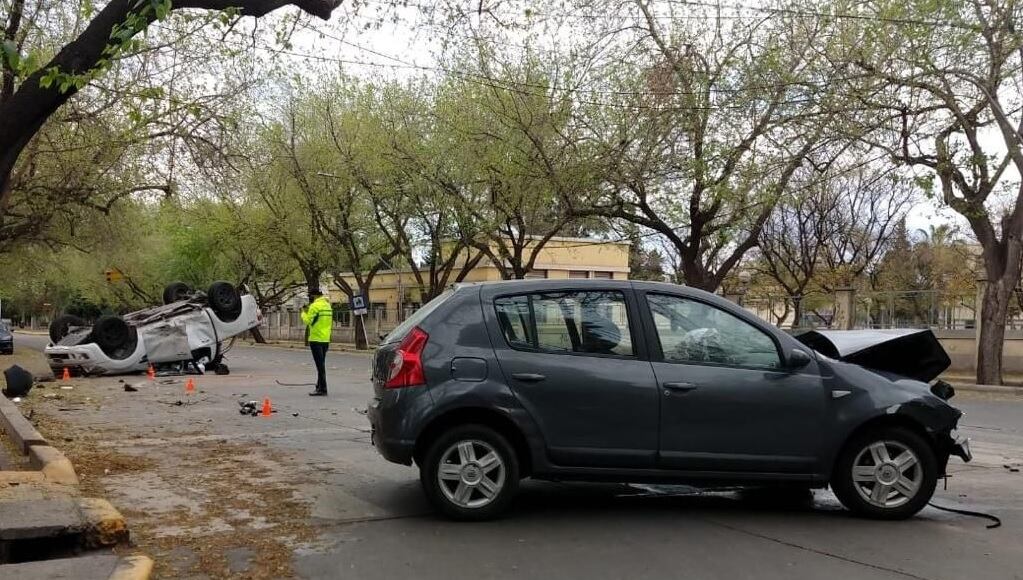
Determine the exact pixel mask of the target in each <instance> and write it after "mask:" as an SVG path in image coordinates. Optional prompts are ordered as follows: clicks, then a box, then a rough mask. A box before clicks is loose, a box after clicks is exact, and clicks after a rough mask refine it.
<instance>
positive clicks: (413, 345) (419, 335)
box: [384, 326, 430, 389]
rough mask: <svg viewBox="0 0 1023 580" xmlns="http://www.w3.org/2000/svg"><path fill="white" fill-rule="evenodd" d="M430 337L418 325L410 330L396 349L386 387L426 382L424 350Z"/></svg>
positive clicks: (407, 385)
mask: <svg viewBox="0 0 1023 580" xmlns="http://www.w3.org/2000/svg"><path fill="white" fill-rule="evenodd" d="M429 338H430V335H429V334H426V333H425V332H423V330H422V329H421V328H419V327H418V326H416V327H413V328H412V330H411V331H409V333H408V334H407V335H406V336H405V338H404V340H402V341H401V344H399V345H398V350H396V351H394V357H393V358H392V359H391V363H390V370H389V372H388V374H387V383H386V384H385V385H384V386H385V387H387V388H388V389H401V388H404V387H418V386H419V385H425V384H426V375H425V374H424V373H423V350H424V349H425V348H426V341H427V340H429Z"/></svg>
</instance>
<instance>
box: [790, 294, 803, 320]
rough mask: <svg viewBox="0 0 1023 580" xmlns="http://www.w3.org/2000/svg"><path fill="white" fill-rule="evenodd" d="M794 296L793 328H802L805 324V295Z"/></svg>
mask: <svg viewBox="0 0 1023 580" xmlns="http://www.w3.org/2000/svg"><path fill="white" fill-rule="evenodd" d="M791 298H792V328H802V324H803V297H802V295H799V294H796V295H794V296H792V297H791Z"/></svg>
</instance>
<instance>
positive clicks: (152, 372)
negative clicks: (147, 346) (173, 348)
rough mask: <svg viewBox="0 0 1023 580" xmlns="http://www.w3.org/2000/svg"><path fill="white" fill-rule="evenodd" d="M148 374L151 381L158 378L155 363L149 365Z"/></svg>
mask: <svg viewBox="0 0 1023 580" xmlns="http://www.w3.org/2000/svg"><path fill="white" fill-rule="evenodd" d="M146 376H147V377H149V380H151V381H155V380H156V369H155V368H153V365H149V368H148V369H146Z"/></svg>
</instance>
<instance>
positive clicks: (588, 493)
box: [17, 335, 1023, 580]
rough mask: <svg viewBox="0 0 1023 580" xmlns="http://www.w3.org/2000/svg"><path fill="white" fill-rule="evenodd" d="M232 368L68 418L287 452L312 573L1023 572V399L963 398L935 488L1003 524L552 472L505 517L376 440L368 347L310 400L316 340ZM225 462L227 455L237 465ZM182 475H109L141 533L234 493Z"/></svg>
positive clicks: (118, 429)
mask: <svg viewBox="0 0 1023 580" xmlns="http://www.w3.org/2000/svg"><path fill="white" fill-rule="evenodd" d="M17 340H18V342H19V344H20V345H21V346H23V347H24V346H31V347H35V348H41V347H42V345H43V344H44V343H45V338H43V337H30V336H25V335H18V337H17ZM228 363H229V364H230V366H231V370H232V374H231V375H230V376H228V377H200V378H199V379H198V383H197V388H198V392H197V393H196V394H195V395H185V394H184V392H183V390H182V386H181V384H180V383H174V384H162V383H160V382H156V383H145V382H144V377H142V378H139V377H135V378H132V379H131V381H130V382H140V381H142V382H141V384H140V388H139V392H134V393H126V392H124V391H123V385H122V384H120V383H118V382H117V380H116V379H87V380H81V381H76V382H75V383H74V384H75V390H74V391H66V392H67V393H76V394H78V395H79V396H83V395H87V397H86V398H87V399H88V401H87V402H86V403H82V402H81V401H82V400H81V399H79V400H78V402H77V403H75V404H71V403H70V402H68V401H67V400H63V403H61V404H64V405H66V406H65V407H63V410H59V411H56V412H55V414H56V415H57V416H58V417H59V418H60V419H61V420H63V421H65V422H67V423H69V424H72V425H74V426H75V427H76V428H77V429H79V430H81V432H83V433H84V432H95V433H101V434H103V436H102V439H101V441H100V443H99V445H100V446H101V447H103V448H111V449H116V450H118V452H121V453H127V454H131V455H134V456H139V457H143V458H148V460H152V461H160V462H166V461H170V459H168V458H172V457H177V459H174V460H173V461H175V462H176V463H172V464H171V465H179V466H182V467H180V469H181V470H182V472H184V470H185V469H186V467H188V468H192V467H195V465H199V464H198V463H195V464H194V465H193V464H192V463H188V462H189V461H193V463H194V462H198V461H201V459H192V458H195V457H199V458H201V457H202V455H203V454H204V453H207V452H210V453H212V447H211V446H213V445H214V444H218V445H236V447H232V449H238V448H241V449H244V448H245V447H244V446H245V445H248V444H249V443H255V442H259V443H262V444H265V445H266V447H267V449H270V450H273V451H274V452H275V453H277V455H275V456H274V462H276V463H274V464H273V465H272V466H270V464H271V462H270V461H268V460H263V463H265V464H266V465H264V464H263V463H260V464H259V466H258V468H259V469H264V467H265V469H266V470H267V473H270V475H268V476H267V477H268V478H270V479H267V481H270V482H273V483H274V484H275V485H276V484H282V483H292V484H293V486H292V488H293V490H294V491H293V493H294V495H295V497H298V498H300V499H301V500H302V501H303V502H305V503H306V505H307V506H308V511H307V513H306V514H305V516H304V517H305V518H306V519H307V520H308V521H309V522H311V525H312V529H313V530H314V531H313V532H312V534H311V535H310V536H309V537H307V538H305V540H304V541H303V542H301V543H300V545H297V546H292V547H293V548H294V549H293V550H292V549H291V548H289V550H291V552H290V553H291V555H292V558H293V559H292V561H291V564H292V566H293V570H294V571H295V573H296V574H298V575H299V576H302V577H308V578H341V577H344V578H367V579H376V578H380V579H388V578H399V577H406V578H423V579H431V578H437V579H440V578H445V579H448V578H472V579H475V580H478V579H483V578H495V579H498V578H585V579H587V580H596V579H603V578H608V579H611V578H630V579H639V578H699V579H715V578H720V579H723V580H725V579H727V580H734V579H741V578H757V579H769V578H779V579H782V578H786V579H789V578H807V579H810V578H814V579H816V578H826V577H834V578H843V579H853V578H916V579H921V578H925V579H934V580H937V579H949V580H952V579H960V578H984V579H985V580H988V579H1023V541H1021V539H1020V538H1021V537H1023V474H1021V473H1020V472H1014V471H1011V470H1010V469H1009V468H1007V467H1005V466H1007V465H1008V466H1010V467H1011V466H1019V465H1020V464H1021V463H1023V397H1015V396H1004V395H1002V396H993V395H980V394H966V393H963V394H960V395H959V396H958V397H957V398H956V400H955V401H956V403H957V404H958V405H959V406H960V407H961V408H962V409H964V411H965V412H966V415H965V417H964V419H963V421H962V432H963V433H964V434H966V435H968V436H970V437H971V438H972V439H973V444H974V451H975V453H976V455H977V458H976V460H975V461H974V462H973V463H971V464H969V465H964V464H962V462H960V461H958V460H957V459H953V460H952V466H951V472H952V477H951V478H950V480H949V486H948V489H947V490H942V489H940V488H939V491H938V493H937V494H936V496H935V500H934V501H935V503H938V504H941V505H948V506H957V507H961V508H967V509H972V510H978V511H983V512H989V513H993V514H997V515H998V516H999V517H1001V518H1002V520H1003V522H1004V524H1003V526H1002V527H1001V528H999V529H995V530H988V529H986V528H985V525H986V524H987V522H986V521H984V520H981V519H977V518H973V517H967V516H962V515H957V514H951V513H946V512H942V511H939V510H937V509H933V508H926V509H925V510H924V511H923V512H922V513H921V514H920V515H919V516H918V517H916V518H914V519H912V520H909V521H904V522H876V521H868V520H861V519H857V518H854V517H851V516H850V515H849V514H848V513H847V512H845V511H844V510H842V509H841V508H840V507H839V506H838V504H837V502H836V501H835V499H834V497H833V496H832V495H831V494H830V493H829V492H828V491H817V492H815V494H814V497H813V498H812V500H811V499H807V498H785V497H781V496H779V495H776V494H763V493H759V494H758V493H744V492H735V491H732V492H693V491H692V490H689V489H688V488H683V487H667V486H658V487H643V486H635V487H634V486H619V485H588V484H571V485H569V484H555V483H539V482H526V483H525V485H524V488H523V493H522V495H521V497H520V498H519V499H518V501H517V502H516V504H515V507H514V509H513V511H512V513H511V514H510V515H509V516H508V517H507V518H505V519H502V520H500V521H495V522H487V523H478V524H458V523H451V522H447V521H444V520H441V519H438V518H436V517H435V516H433V515H432V514H431V513H430V510H429V508H428V506H427V505H426V503H425V501H424V499H423V497H422V495H421V493H420V490H419V484H418V480H417V473H416V471H415V470H414V469H412V468H406V467H403V466H397V465H392V464H389V463H387V462H385V461H384V460H383V459H381V458H380V457H379V456H378V455H377V454H376V453H375V452H374V450H373V449H372V448H371V446H370V445H369V436H368V432H367V429H368V424H367V422H366V419H365V417H364V416H363V415H362V414H360V413H359V412H358V410H359V409H362V408H364V407H365V404H366V402H367V400H368V398H369V396H370V386H369V381H368V378H369V358H368V356H367V355H364V354H356V353H339V352H333V353H330V354H329V355H328V358H327V365H328V369H329V386H330V397H328V398H325V399H324V398H311V397H308V396H307V394H306V393H307V392H308V391H309V390H310V387H283V386H278V385H276V384H275V380H280V381H282V382H311V381H312V380H313V379H314V371H313V366H312V359H311V357H310V355H309V353H308V352H306V351H304V350H299V349H287V348H277V347H237V348H235V349H234V350H233V351H232V352H231V353H229V355H228ZM48 392H51V393H52V392H54V391H53V387H50V389H49V391H48ZM35 395H36V396H39V395H38V394H35ZM264 397H270V398H271V399H272V402H273V404H274V406H275V408H276V409H277V410H278V413H277V414H275V415H274V416H273V417H272V418H269V419H259V418H252V417H245V416H241V415H240V414H239V413H238V404H237V401H238V400H239V399H256V400H260V401H261V400H262V399H263V398H264ZM177 401H184V403H183V404H182V405H177V404H176V402H177ZM56 408H58V409H60V408H61V407H59V405H58V406H57V407H56ZM51 412H54V409H53V408H51ZM69 445H70V443H69ZM182 450H184V451H182ZM219 457H220V456H218V459H217V462H218V463H217V465H219V464H220V463H223V462H224V461H228V460H233V458H231V457H227V458H226V459H220V458H219ZM207 465H208V466H211V467H209V469H214V468H215V465H214V463H213V462H209V461H208V462H207ZM189 466H191V467H189ZM267 466H270V467H267ZM204 469H205V468H204ZM171 471H173V470H171V469H164V470H163V471H159V470H156V471H152V472H149V471H144V470H143V471H139V472H137V473H134V474H131V475H128V474H125V475H118V474H117V473H116V472H115V473H112V474H110V475H107V476H105V477H104V478H103V479H102V483H103V486H104V489H105V490H106V492H107V494H108V495H109V497H110V499H111V500H112V501H113V502H114V503H115V505H117V506H118V507H119V508H120V509H122V511H125V512H126V513H128V514H129V518H131V517H132V516H133V515H134V517H135V518H137V519H140V520H141V521H142V522H143V524H144V531H145V534H144V535H143V537H159V536H160V534H165V535H169V536H171V537H173V535H174V533H176V531H177V533H180V529H179V528H177V527H175V526H174V525H170V524H167V525H163V526H162V527H155V528H154V527H153V525H151V524H150V523H146V522H149V521H150V519H151V516H152V514H154V513H168V514H170V513H178V512H179V511H181V510H185V511H188V510H192V511H194V510H196V509H199V508H198V507H196V506H197V505H198V500H196V499H195V497H192V496H193V495H194V496H200V495H201V494H202V491H203V489H202V488H203V487H204V486H205V488H206V489H207V491H208V490H209V489H221V488H215V487H212V486H213V483H206V484H203V485H199V484H196V485H195V486H194V487H189V486H188V485H187V484H184V485H185V487H187V488H188V489H191V490H192V492H194V493H191V492H183V491H181V490H180V489H179V488H180V486H181V485H182V484H180V483H175V482H176V480H174V477H175V474H174V473H172V472H171ZM203 481H205V480H203ZM239 481H241V480H239ZM175 485H177V486H178V488H177V489H176V488H175ZM238 485H239V486H241V485H242V484H241V483H239V484H238ZM267 485H270V484H269V483H268V484H267ZM239 489H241V488H240V487H239ZM217 493H220V494H223V493H224V492H223V491H219V492H217ZM207 500H210V501H214V502H215V501H216V500H217V498H216V497H212V498H207ZM175 502H177V503H175ZM168 506H169V507H168ZM182 506H184V507H182ZM164 508H166V509H167V510H168V511H166V512H161V511H160V510H161V509H164ZM204 509H205V508H204ZM175 510H177V511H175ZM271 515H272V514H271V512H267V513H266V514H264V516H265V517H270V516H271ZM147 518H150V519H147ZM264 519H265V518H264ZM234 521H235V520H232V519H231V518H230V517H229V516H224V515H223V514H221V515H219V516H218V518H217V520H216V522H214V523H209V522H207V523H206V524H203V525H205V526H207V527H208V528H209V532H210V533H211V534H213V535H211V536H210V538H213V537H219V536H216V535H215V534H216V533H220V534H221V535H223V534H224V533H227V532H228V531H230V529H231V528H232V526H234V531H235V533H238V534H241V533H242V528H244V527H245V526H249V527H257V526H255V525H254V524H253V521H249V522H248V523H246V524H237V523H232V522H234ZM218 526H220V527H218ZM223 526H226V527H223ZM195 533H196V532H195V531H194V530H192V531H190V532H189V536H193V535H194V534H195ZM228 537H230V536H228ZM237 537H238V540H237V542H238V544H239V545H238V546H236V547H235V548H232V549H231V550H228V552H227V553H228V556H227V558H228V560H230V565H231V566H230V570H231V571H232V572H237V573H242V571H244V570H246V569H251V568H247V567H251V566H260V565H263V563H262V562H261V561H260V558H259V555H258V554H256V553H253V552H252V551H251V550H249V551H246V550H247V548H246V547H245V543H246V540H245V538H246V537H247V536H244V535H239V536H237ZM159 545H160V544H159V543H158V542H156V543H154V544H153V546H154V547H151V548H150V549H151V550H154V551H157V552H158V553H156V554H155V555H156V557H157V558H158V559H162V560H165V561H166V560H172V561H174V562H175V563H176V565H177V566H178V567H176V568H173V570H176V571H178V572H173V573H181V574H184V573H185V572H183V571H184V570H189V566H190V565H191V564H192V563H195V562H197V561H202V554H199V555H198V556H197V555H196V554H194V553H190V552H189V549H187V548H179V547H176V548H173V549H171V548H169V547H168V548H167V550H166V551H164V552H160V551H159ZM146 547H147V545H146V544H145V543H144V542H143V548H146ZM200 552H201V550H200ZM196 569H201V568H196ZM196 569H191V572H190V574H192V575H194V574H195V570H196ZM200 575H201V574H200Z"/></svg>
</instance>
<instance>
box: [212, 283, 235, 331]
mask: <svg viewBox="0 0 1023 580" xmlns="http://www.w3.org/2000/svg"><path fill="white" fill-rule="evenodd" d="M206 299H207V300H208V301H209V304H210V308H212V309H213V312H214V313H215V314H216V315H217V318H219V319H221V320H223V321H224V322H232V321H234V320H235V319H237V318H238V317H239V316H240V315H241V313H242V297H241V294H239V293H238V289H237V288H235V287H234V284H231V283H230V282H214V283H213V284H211V285H210V289H209V291H208V292H207V293H206Z"/></svg>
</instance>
